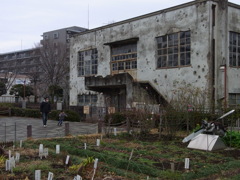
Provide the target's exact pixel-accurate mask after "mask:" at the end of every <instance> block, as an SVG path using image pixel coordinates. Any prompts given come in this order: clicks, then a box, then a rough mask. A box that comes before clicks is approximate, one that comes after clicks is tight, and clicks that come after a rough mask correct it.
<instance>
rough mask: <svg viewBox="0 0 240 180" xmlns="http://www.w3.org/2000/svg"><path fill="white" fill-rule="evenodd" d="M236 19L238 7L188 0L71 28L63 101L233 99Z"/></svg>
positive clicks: (225, 102) (110, 103)
mask: <svg viewBox="0 0 240 180" xmlns="http://www.w3.org/2000/svg"><path fill="white" fill-rule="evenodd" d="M160 3H161V2H159V4H160ZM239 22H240V6H239V5H237V4H233V3H231V2H228V1H227V0H195V1H191V2H188V3H185V4H180V5H178V6H175V7H171V8H167V9H163V10H159V11H157V12H151V13H149V14H145V15H142V16H139V17H135V18H131V19H127V20H124V21H121V22H116V23H113V24H109V25H106V26H102V27H98V28H95V29H91V30H89V31H86V32H82V33H79V34H77V35H75V36H74V38H73V39H72V40H71V47H70V49H71V50H70V52H71V53H70V70H71V72H70V87H71V89H70V106H73V107H74V106H79V105H81V106H98V107H113V108H114V109H116V110H121V109H126V108H132V107H136V105H137V104H138V105H139V104H155V105H157V104H158V105H162V104H168V103H170V104H171V103H172V102H174V101H175V100H180V101H181V99H183V98H185V99H187V101H188V102H184V103H182V106H184V107H185V108H187V105H188V104H190V105H191V104H192V103H196V105H200V104H201V105H204V106H206V107H209V106H218V105H219V106H224V107H227V106H235V105H239V104H240V83H239V77H240V51H239V49H240V24H239ZM197 92H198V94H197ZM184 107H183V108H184Z"/></svg>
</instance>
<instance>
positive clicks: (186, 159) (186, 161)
mask: <svg viewBox="0 0 240 180" xmlns="http://www.w3.org/2000/svg"><path fill="white" fill-rule="evenodd" d="M184 168H185V169H189V158H185V166H184Z"/></svg>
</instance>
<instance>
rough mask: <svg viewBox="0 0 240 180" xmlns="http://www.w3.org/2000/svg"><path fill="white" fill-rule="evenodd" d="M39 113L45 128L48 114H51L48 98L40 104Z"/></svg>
mask: <svg viewBox="0 0 240 180" xmlns="http://www.w3.org/2000/svg"><path fill="white" fill-rule="evenodd" d="M40 112H41V114H42V120H43V127H46V126H47V120H48V113H50V112H51V104H50V103H49V99H48V98H44V101H43V102H42V103H41V104H40Z"/></svg>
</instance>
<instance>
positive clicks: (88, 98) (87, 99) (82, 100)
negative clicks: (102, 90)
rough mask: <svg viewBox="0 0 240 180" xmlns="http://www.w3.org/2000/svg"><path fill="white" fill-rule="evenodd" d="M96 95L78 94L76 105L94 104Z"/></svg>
mask: <svg viewBox="0 0 240 180" xmlns="http://www.w3.org/2000/svg"><path fill="white" fill-rule="evenodd" d="M97 100H98V98H97V95H96V94H90V95H89V94H83V95H79V96H78V105H79V106H88V105H95V104H96V103H97Z"/></svg>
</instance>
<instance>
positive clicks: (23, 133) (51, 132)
mask: <svg viewBox="0 0 240 180" xmlns="http://www.w3.org/2000/svg"><path fill="white" fill-rule="evenodd" d="M11 118H18V117H11ZM5 119H8V118H5ZM9 122H10V118H9V121H7V122H2V123H1V119H0V123H1V124H0V142H8V141H14V142H16V141H20V140H26V139H27V138H33V139H36V138H54V137H64V136H68V135H81V134H96V133H98V124H97V123H95V124H89V123H80V122H65V123H64V125H63V126H57V121H53V120H49V121H48V127H46V128H44V127H42V125H41V120H32V119H31V125H28V123H29V122H30V121H29V122H28V121H26V120H22V119H18V120H16V122H12V123H11V122H10V123H9Z"/></svg>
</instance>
